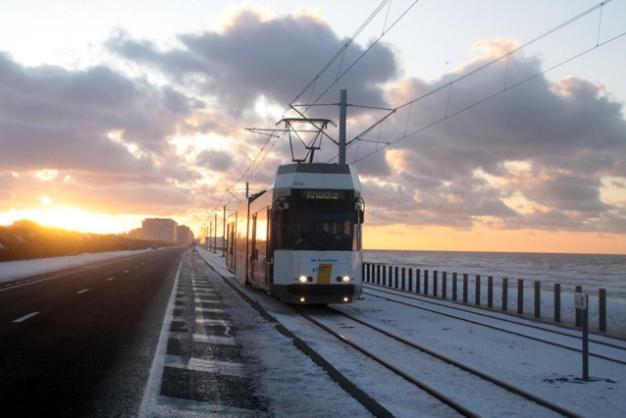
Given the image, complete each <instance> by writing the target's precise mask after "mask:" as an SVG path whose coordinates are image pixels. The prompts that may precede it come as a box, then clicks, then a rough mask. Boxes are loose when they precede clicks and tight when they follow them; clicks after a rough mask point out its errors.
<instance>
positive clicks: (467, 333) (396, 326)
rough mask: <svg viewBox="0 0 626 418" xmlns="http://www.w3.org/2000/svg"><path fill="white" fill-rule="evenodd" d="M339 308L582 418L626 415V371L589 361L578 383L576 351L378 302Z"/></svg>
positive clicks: (617, 365)
mask: <svg viewBox="0 0 626 418" xmlns="http://www.w3.org/2000/svg"><path fill="white" fill-rule="evenodd" d="M342 309H345V310H346V312H350V313H351V314H353V315H355V316H358V317H359V318H361V319H364V320H366V321H368V322H372V323H374V324H376V325H378V326H381V327H384V328H385V329H387V330H390V331H392V332H394V333H396V334H398V335H400V336H402V337H405V338H407V339H409V340H411V341H414V342H416V343H418V344H421V345H424V346H426V347H427V348H429V349H431V350H433V351H437V352H439V353H441V354H444V355H446V356H448V357H451V358H453V359H454V360H457V361H460V362H462V363H464V364H467V365H469V366H471V367H474V368H477V369H479V370H482V371H483V372H486V373H488V374H490V375H492V376H495V377H498V378H500V379H502V380H505V381H507V382H510V383H512V384H514V385H515V386H518V387H521V388H523V389H525V390H527V391H529V392H531V393H534V394H536V395H538V396H540V397H543V398H546V399H550V400H552V401H553V402H556V403H558V404H560V405H562V406H565V407H567V408H569V409H571V410H574V411H575V412H578V413H580V414H582V415H584V416H626V402H624V399H626V381H625V379H626V366H622V365H619V364H615V363H612V362H608V361H606V360H602V359H598V358H593V357H591V358H590V359H589V364H590V365H589V369H590V375H591V377H592V378H593V379H594V381H593V382H582V381H580V380H579V379H578V377H580V374H581V354H580V353H577V352H572V351H569V350H564V349H562V348H558V347H554V346H550V345H547V344H545V343H542V342H538V341H532V340H528V339H525V338H523V337H518V336H515V335H511V334H506V333H503V332H500V331H497V330H493V329H488V328H485V327H481V326H480V325H475V324H469V323H467V322H462V321H459V320H456V319H453V318H448V317H445V316H441V315H438V314H435V313H431V312H425V311H420V310H416V309H414V308H411V307H408V306H402V305H397V304H394V303H391V302H389V301H385V300H381V299H377V298H371V297H370V298H368V297H366V299H365V300H363V301H359V302H358V303H355V304H353V305H351V306H349V307H346V306H344V307H342ZM500 326H501V327H508V326H507V325H505V324H502V325H500Z"/></svg>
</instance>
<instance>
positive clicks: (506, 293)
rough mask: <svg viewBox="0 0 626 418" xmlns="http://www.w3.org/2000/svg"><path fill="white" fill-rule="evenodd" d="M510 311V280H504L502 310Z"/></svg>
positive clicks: (504, 278)
mask: <svg viewBox="0 0 626 418" xmlns="http://www.w3.org/2000/svg"><path fill="white" fill-rule="evenodd" d="M508 309H509V279H507V278H506V277H503V278H502V310H503V311H505V312H506V311H507V310H508Z"/></svg>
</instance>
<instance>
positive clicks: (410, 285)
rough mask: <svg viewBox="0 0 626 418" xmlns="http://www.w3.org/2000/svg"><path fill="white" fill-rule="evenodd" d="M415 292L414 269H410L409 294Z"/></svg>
mask: <svg viewBox="0 0 626 418" xmlns="http://www.w3.org/2000/svg"><path fill="white" fill-rule="evenodd" d="M410 292H413V267H409V293H410Z"/></svg>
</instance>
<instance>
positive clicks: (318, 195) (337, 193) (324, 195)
mask: <svg viewBox="0 0 626 418" xmlns="http://www.w3.org/2000/svg"><path fill="white" fill-rule="evenodd" d="M302 197H303V198H304V199H307V200H342V199H345V198H346V192H345V191H344V190H303V192H302Z"/></svg>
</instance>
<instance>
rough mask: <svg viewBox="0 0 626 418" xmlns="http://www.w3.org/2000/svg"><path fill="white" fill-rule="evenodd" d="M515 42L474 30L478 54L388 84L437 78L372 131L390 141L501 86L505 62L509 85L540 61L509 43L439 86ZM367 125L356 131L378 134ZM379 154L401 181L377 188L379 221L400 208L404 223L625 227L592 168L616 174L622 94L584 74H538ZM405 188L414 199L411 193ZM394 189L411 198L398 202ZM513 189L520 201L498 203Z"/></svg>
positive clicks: (624, 151) (512, 196) (410, 91)
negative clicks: (479, 36) (452, 66)
mask: <svg viewBox="0 0 626 418" xmlns="http://www.w3.org/2000/svg"><path fill="white" fill-rule="evenodd" d="M514 45H515V42H512V41H507V40H496V41H491V42H488V41H482V42H480V45H478V46H479V50H480V52H481V54H482V55H481V56H480V57H478V58H475V59H472V60H471V61H470V62H469V63H468V64H466V65H464V66H463V67H461V68H460V69H458V70H456V71H454V72H451V73H449V74H444V75H442V76H441V77H440V79H438V80H435V81H433V82H426V81H423V80H419V79H415V78H413V79H404V80H399V81H398V82H397V83H395V84H394V85H393V86H391V87H390V88H389V89H388V90H387V94H388V101H389V102H390V103H394V104H395V105H398V104H400V103H402V102H404V101H407V100H409V99H411V98H414V97H418V96H420V95H424V94H425V93H427V92H429V91H431V90H433V89H436V88H439V87H442V86H443V87H444V88H443V89H442V90H441V91H440V92H439V93H437V94H433V95H431V96H428V97H426V98H425V99H423V100H421V101H419V102H417V103H416V104H414V105H413V106H412V107H411V108H404V109H403V110H401V111H399V112H397V114H395V115H394V116H393V117H391V118H390V119H389V120H388V122H386V123H385V124H384V125H383V127H382V128H381V131H382V137H381V140H388V141H393V140H395V139H396V138H399V137H401V136H402V135H403V134H404V133H406V132H409V133H410V132H412V131H416V130H418V129H420V128H422V127H424V126H428V125H430V124H432V123H434V122H437V121H438V120H442V119H444V118H445V116H446V115H453V114H454V113H455V112H457V111H459V110H461V109H464V108H465V107H466V106H470V105H471V104H472V103H476V102H478V101H480V100H481V99H483V98H485V97H487V96H489V95H491V94H493V93H495V92H497V91H499V90H501V89H502V88H503V87H504V85H505V84H504V83H503V80H504V74H505V71H507V74H508V75H507V83H508V86H511V85H513V84H514V83H517V82H519V81H520V80H523V79H525V78H528V77H530V76H531V75H533V74H537V73H539V72H540V71H541V68H542V62H541V60H540V59H539V58H537V57H535V56H524V55H522V54H520V53H518V54H515V55H513V56H511V58H510V59H509V63H508V69H506V70H505V65H506V64H505V63H498V64H495V65H492V66H491V67H488V68H487V69H486V70H483V71H481V72H480V73H479V74H477V75H474V76H470V77H468V78H467V79H465V80H464V81H462V82H459V83H457V84H454V86H453V87H452V90H451V91H449V90H448V88H445V86H447V85H448V84H449V83H450V82H451V81H452V80H454V79H456V78H457V77H459V76H461V75H464V74H467V73H469V72H471V71H472V70H474V69H476V68H478V67H479V66H481V65H483V64H485V63H486V62H487V61H488V60H490V59H492V58H493V56H497V55H500V54H501V53H502V51H506V50H508V49H509V48H510V47H511V46H514ZM448 95H449V98H450V99H449V101H448ZM361 119H362V120H363V121H367V117H366V116H361ZM365 126H367V125H366V124H365V123H363V125H362V126H361V128H363V127H365ZM356 131H358V130H356ZM376 132H377V130H376V131H373V132H371V133H369V134H368V135H367V136H365V137H366V138H369V139H377V138H378V137H377V136H376ZM378 136H380V134H378ZM375 146H376V145H374V144H369V143H366V142H364V143H362V144H360V147H361V148H360V150H359V152H358V153H357V152H356V149H355V146H353V147H352V148H351V149H350V152H349V155H350V158H349V160H350V159H353V160H354V159H358V157H360V156H363V155H365V154H366V153H367V152H369V151H372V150H374V147H375ZM380 154H385V155H386V161H387V165H389V166H390V167H391V172H390V173H388V174H387V175H384V174H383V173H379V174H378V177H379V178H380V179H381V180H384V181H392V182H393V183H396V184H401V185H402V188H400V189H394V188H392V189H389V190H386V193H385V194H384V196H385V201H388V202H389V201H390V202H394V203H393V204H392V205H388V208H387V209H386V214H385V216H384V217H382V218H380V223H392V222H393V220H394V219H395V220H397V219H405V218H406V217H410V219H411V222H412V223H420V224H421V223H430V224H437V225H449V226H459V225H473V224H475V223H476V222H481V221H482V220H483V219H490V220H495V221H496V223H497V224H498V225H500V226H501V227H508V228H520V227H531V228H532V227H537V228H546V229H566V230H591V231H605V232H617V230H616V229H615V228H617V229H618V230H619V231H621V232H623V231H624V228H623V225H624V223H625V222H624V207H623V205H622V206H620V205H619V204H616V203H614V202H613V203H607V202H605V201H603V200H602V199H601V188H602V187H603V186H602V179H603V178H605V177H616V178H624V177H626V171H624V168H625V167H626V121H625V120H624V117H623V105H622V104H621V103H619V102H617V101H615V100H613V99H612V98H611V96H610V95H608V94H607V92H606V91H605V89H604V88H603V86H600V85H596V84H593V83H591V82H589V81H587V80H583V79H579V78H575V77H565V78H563V79H561V80H559V81H556V82H554V81H551V80H548V79H547V78H545V77H543V76H539V77H537V78H535V79H534V80H533V81H531V82H528V83H526V84H524V85H523V86H521V87H519V88H516V89H513V90H511V91H509V92H507V93H505V94H503V95H501V96H500V97H498V98H495V99H493V100H491V101H488V102H486V103H484V104H482V105H480V106H477V107H475V108H473V109H471V110H468V111H466V112H464V113H461V114H459V115H458V116H455V117H453V118H451V119H449V120H447V121H445V122H442V123H438V124H435V125H433V126H432V127H431V128H429V129H426V130H424V131H423V132H420V133H419V134H417V135H414V136H412V137H409V138H407V139H405V140H403V141H401V142H399V143H397V144H395V145H394V146H393V149H392V150H387V151H386V152H380V153H378V154H374V156H376V158H377V159H378V160H379V161H380V156H379V155H380ZM367 161H368V160H367V159H366V160H364V161H363V162H361V163H359V164H358V166H361V165H363V164H365V165H367V164H368V163H367ZM368 187H370V188H371V186H368ZM366 190H367V187H366ZM375 193H380V190H378V191H376V192H375ZM389 194H392V195H397V196H395V197H393V196H389ZM414 195H419V196H420V199H419V200H418V201H415V202H413V201H412V199H411V196H414ZM370 196H371V194H370ZM402 196H404V198H405V200H409V201H411V203H412V204H411V206H409V207H406V205H400V206H397V202H398V201H399V200H401V198H402ZM370 199H371V197H370ZM373 200H374V201H376V198H374V199H373ZM516 200H517V201H520V200H523V202H522V203H523V205H522V206H523V207H525V208H526V210H519V209H516V207H515V205H514V206H513V207H510V206H509V204H511V202H515V201H516ZM507 202H508V204H507ZM381 203H382V202H381ZM518 203H520V202H518ZM518 206H519V205H518ZM522 206H520V207H522ZM395 207H398V208H399V209H397V210H396V209H394V208H395ZM370 220H372V217H370Z"/></svg>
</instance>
